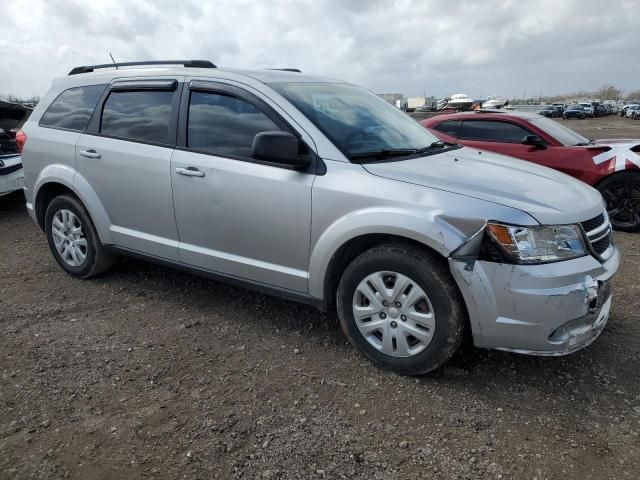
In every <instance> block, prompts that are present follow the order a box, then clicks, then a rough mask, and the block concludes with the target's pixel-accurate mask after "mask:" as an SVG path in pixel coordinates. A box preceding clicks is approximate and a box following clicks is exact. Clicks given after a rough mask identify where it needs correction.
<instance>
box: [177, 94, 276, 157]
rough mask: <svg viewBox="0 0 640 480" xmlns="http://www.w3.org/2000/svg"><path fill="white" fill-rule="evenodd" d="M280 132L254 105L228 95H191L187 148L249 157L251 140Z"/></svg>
mask: <svg viewBox="0 0 640 480" xmlns="http://www.w3.org/2000/svg"><path fill="white" fill-rule="evenodd" d="M279 130H281V129H280V128H279V127H278V126H277V125H276V124H275V123H273V121H272V120H271V119H270V118H269V117H267V116H266V115H265V114H264V113H262V112H261V111H260V110H258V109H257V108H256V107H255V106H254V105H252V104H251V103H248V102H246V101H244V100H241V99H239V98H236V97H232V96H229V95H223V94H219V93H203V92H192V93H191V102H190V104H189V124H188V130H187V145H188V146H189V147H190V148H194V149H196V150H205V151H209V152H212V153H218V154H220V155H232V156H240V157H251V145H252V144H253V137H254V136H255V135H256V134H257V133H260V132H268V131H279Z"/></svg>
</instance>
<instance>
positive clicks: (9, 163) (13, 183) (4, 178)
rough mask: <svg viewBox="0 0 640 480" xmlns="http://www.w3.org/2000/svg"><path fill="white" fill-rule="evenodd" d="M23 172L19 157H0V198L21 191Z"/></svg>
mask: <svg viewBox="0 0 640 480" xmlns="http://www.w3.org/2000/svg"><path fill="white" fill-rule="evenodd" d="M23 186H24V170H23V168H22V158H21V157H20V155H0V197H2V196H4V195H8V194H9V193H12V192H15V191H16V190H22V187H23Z"/></svg>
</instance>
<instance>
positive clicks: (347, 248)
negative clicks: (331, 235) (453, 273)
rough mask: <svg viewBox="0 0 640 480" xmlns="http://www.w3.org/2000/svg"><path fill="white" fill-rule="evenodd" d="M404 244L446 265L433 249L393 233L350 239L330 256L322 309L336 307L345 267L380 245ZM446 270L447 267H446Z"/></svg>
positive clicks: (441, 256)
mask: <svg viewBox="0 0 640 480" xmlns="http://www.w3.org/2000/svg"><path fill="white" fill-rule="evenodd" d="M388 244H396V245H397V244H406V245H410V246H412V247H414V248H418V249H421V250H425V251H430V252H433V253H435V254H436V255H437V257H438V258H440V259H442V262H443V264H446V263H447V261H446V258H445V257H444V256H443V255H442V254H441V252H438V251H437V250H435V249H434V248H432V247H430V246H428V245H426V244H425V243H422V242H420V241H418V240H416V239H415V238H411V237H409V236H406V235H399V234H393V233H366V234H362V235H358V236H355V237H353V238H350V239H349V240H347V241H346V242H344V243H343V244H342V245H340V246H339V247H338V248H337V249H336V251H335V252H334V253H333V255H332V256H331V259H330V260H329V263H328V264H327V267H326V270H325V272H324V276H323V282H322V304H321V305H322V309H323V310H325V311H331V310H332V309H335V305H336V291H337V288H338V283H339V282H340V278H341V276H342V273H343V272H344V270H345V269H346V268H347V266H348V265H349V264H350V263H351V262H352V261H353V260H354V259H355V258H356V257H358V256H359V255H361V254H363V253H364V252H366V251H367V250H370V249H372V248H374V247H378V246H380V245H388ZM447 268H448V267H447Z"/></svg>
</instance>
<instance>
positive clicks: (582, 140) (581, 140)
mask: <svg viewBox="0 0 640 480" xmlns="http://www.w3.org/2000/svg"><path fill="white" fill-rule="evenodd" d="M531 123H532V124H533V125H534V126H536V127H538V128H539V129H540V130H542V131H544V132H545V133H547V134H549V136H551V137H553V138H555V139H556V140H557V141H559V142H560V143H561V144H562V145H564V146H565V147H570V146H574V145H584V144H587V143H590V142H591V140H589V139H588V138H586V137H583V136H582V135H580V134H579V133H577V132H574V131H573V130H571V129H570V128H567V127H565V126H564V125H561V124H560V123H558V122H556V121H555V120H551V119H550V118H546V117H542V116H540V118H534V119H532V120H531Z"/></svg>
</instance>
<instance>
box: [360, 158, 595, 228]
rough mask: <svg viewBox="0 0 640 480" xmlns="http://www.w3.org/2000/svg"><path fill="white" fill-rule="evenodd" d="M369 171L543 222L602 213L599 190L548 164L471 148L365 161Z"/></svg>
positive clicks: (580, 218) (556, 222)
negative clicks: (405, 158)
mask: <svg viewBox="0 0 640 480" xmlns="http://www.w3.org/2000/svg"><path fill="white" fill-rule="evenodd" d="M362 166H363V167H364V168H365V169H366V170H367V171H368V172H369V173H371V174H373V175H377V176H380V177H385V178H389V179H392V180H397V181H401V182H407V183H412V184H416V185H422V186H424V187H429V188H435V189H438V190H446V191H449V192H453V193H457V194H460V195H465V196H467V197H471V198H477V199H481V200H486V201H489V202H493V203H497V204H500V205H504V206H507V207H512V208H517V209H519V210H521V211H523V212H526V213H528V214H530V215H531V216H532V217H534V218H535V219H536V220H537V221H538V222H540V223H541V224H548V225H551V224H564V223H577V222H581V221H584V220H588V219H591V218H593V217H595V216H596V215H598V214H600V213H602V210H603V201H602V197H601V195H600V193H599V192H598V191H597V190H595V189H593V188H591V187H590V186H588V185H587V184H585V183H582V182H580V181H578V180H576V179H575V178H573V177H570V176H568V175H565V174H564V173H560V172H558V171H555V170H551V169H550V168H546V167H541V166H539V165H535V164H533V163H530V162H525V161H523V160H518V159H515V158H512V157H507V156H505V155H498V154H495V153H490V152H486V151H478V150H475V149H471V148H467V147H464V148H461V149H459V150H452V151H449V152H443V153H441V154H436V155H430V156H427V157H421V158H415V159H408V160H399V161H391V162H381V163H368V164H363V165H362Z"/></svg>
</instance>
